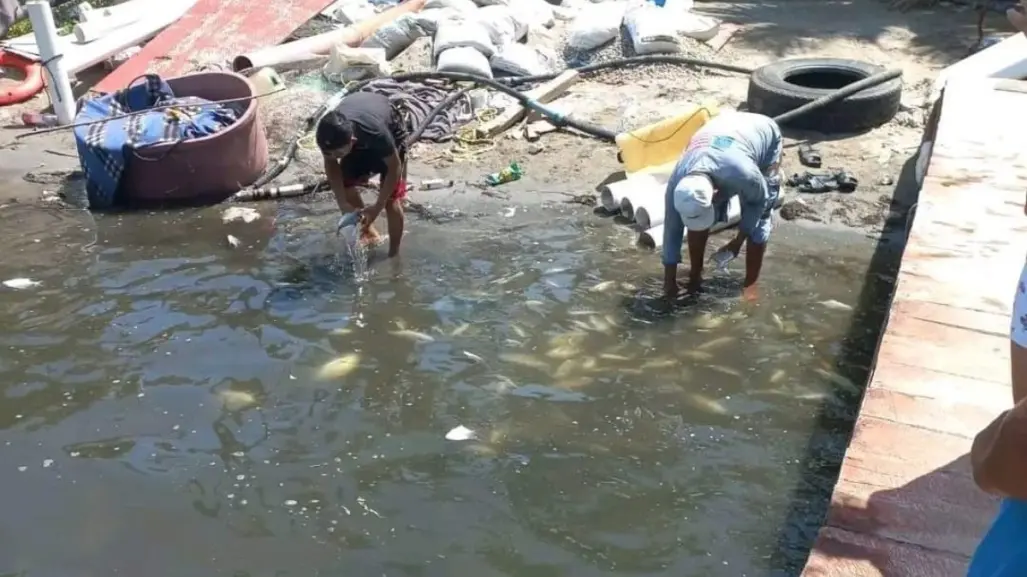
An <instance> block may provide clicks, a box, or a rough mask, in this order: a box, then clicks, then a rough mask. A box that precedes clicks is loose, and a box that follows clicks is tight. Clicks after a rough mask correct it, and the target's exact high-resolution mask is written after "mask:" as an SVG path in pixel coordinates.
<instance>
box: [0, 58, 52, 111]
mask: <svg viewBox="0 0 1027 577" xmlns="http://www.w3.org/2000/svg"><path fill="white" fill-rule="evenodd" d="M0 68H13V69H15V70H20V71H21V72H22V74H24V75H25V80H22V81H21V84H15V85H14V86H12V87H10V88H6V87H5V88H2V89H0V106H9V105H11V104H19V103H21V102H25V101H26V100H29V99H31V98H32V97H33V96H35V95H37V94H39V93H40V92H42V91H43V84H44V83H43V66H42V65H41V64H40V63H39V62H36V61H35V60H31V59H29V58H26V57H24V56H21V55H20V54H15V53H14V52H8V51H6V50H3V49H0Z"/></svg>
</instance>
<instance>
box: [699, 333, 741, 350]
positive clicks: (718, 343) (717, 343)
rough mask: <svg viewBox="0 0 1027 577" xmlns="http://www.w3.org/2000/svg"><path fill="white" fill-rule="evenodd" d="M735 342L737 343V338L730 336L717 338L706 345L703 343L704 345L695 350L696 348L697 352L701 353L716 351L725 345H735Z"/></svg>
mask: <svg viewBox="0 0 1027 577" xmlns="http://www.w3.org/2000/svg"><path fill="white" fill-rule="evenodd" d="M734 341H735V337H728V336H723V337H717V338H715V339H712V340H708V341H706V342H705V343H703V344H701V345H699V346H697V347H695V348H696V350H700V351H708V350H710V349H715V348H718V347H722V346H724V345H727V344H730V343H733V342H734Z"/></svg>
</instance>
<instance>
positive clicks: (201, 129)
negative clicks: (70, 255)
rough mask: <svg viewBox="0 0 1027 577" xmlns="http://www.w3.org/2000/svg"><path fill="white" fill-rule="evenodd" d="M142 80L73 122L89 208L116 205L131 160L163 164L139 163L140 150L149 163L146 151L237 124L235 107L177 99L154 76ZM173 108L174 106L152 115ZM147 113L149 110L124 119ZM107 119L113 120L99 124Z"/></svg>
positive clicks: (92, 103) (93, 103)
mask: <svg viewBox="0 0 1027 577" xmlns="http://www.w3.org/2000/svg"><path fill="white" fill-rule="evenodd" d="M144 78H145V82H141V83H139V84H134V85H133V86H131V87H129V88H126V89H124V90H119V91H117V92H114V93H111V94H107V95H104V96H101V97H99V98H96V99H92V100H87V101H86V102H85V104H83V105H82V109H81V110H80V111H79V113H78V116H76V117H75V124H77V125H80V126H76V127H75V145H76V146H77V147H78V157H79V160H80V161H81V163H82V172H83V173H85V177H86V192H87V193H88V197H89V207H90V208H96V209H103V208H110V207H111V206H114V205H115V204H116V199H117V198H118V196H117V192H118V185H119V183H120V181H121V175H122V174H124V172H125V169H126V167H127V166H128V165H129V164H131V163H132V162H133V161H134V162H159V160H151V159H149V158H147V159H146V160H139V159H137V158H135V153H136V152H137V151H138V154H140V155H141V156H143V157H144V158H146V155H145V154H144V152H143V150H142V149H144V148H145V147H147V146H152V145H155V144H164V143H173V142H179V141H182V140H188V139H190V138H198V137H201V136H208V135H210V134H213V133H215V132H218V131H219V130H221V129H222V128H224V127H226V126H228V125H230V124H232V123H233V122H235V121H236V119H237V114H236V112H235V109H233V108H232V107H229V106H222V105H218V104H213V103H211V102H210V101H209V100H204V99H202V98H196V97H193V96H186V97H182V98H176V97H175V95H174V93H172V91H171V87H169V86H168V84H167V83H166V82H164V81H163V80H161V78H160V77H159V76H157V75H156V74H148V75H146V76H145V77H144ZM169 105H174V106H173V107H171V108H161V109H159V110H149V109H151V108H155V107H166V106H169ZM143 110H149V111H148V112H142V113H140V114H132V115H130V116H125V115H126V114H129V113H132V112H137V111H143ZM105 118H109V119H110V120H107V121H104V122H98V121H102V120H103V119H105ZM83 123H88V124H83ZM226 162H231V159H226Z"/></svg>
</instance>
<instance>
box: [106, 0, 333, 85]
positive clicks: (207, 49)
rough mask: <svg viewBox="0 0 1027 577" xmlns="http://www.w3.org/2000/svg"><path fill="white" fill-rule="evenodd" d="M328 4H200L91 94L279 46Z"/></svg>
mask: <svg viewBox="0 0 1027 577" xmlns="http://www.w3.org/2000/svg"><path fill="white" fill-rule="evenodd" d="M330 3H331V0H275V2H253V1H252V0H199V1H198V2H197V3H196V4H195V5H194V6H193V7H192V8H191V9H190V10H189V11H188V12H186V14H185V16H183V17H182V18H181V19H179V21H178V22H175V23H174V24H172V25H171V26H169V27H168V28H167V29H165V30H164V31H163V32H161V33H160V34H158V35H157V37H156V38H154V39H153V40H151V41H150V42H148V43H147V44H146V45H145V46H143V48H142V50H140V51H139V53H138V54H136V55H135V56H133V57H132V58H130V59H129V60H128V61H127V62H125V63H124V64H122V65H121V66H119V67H118V68H117V69H116V70H114V72H111V73H110V74H108V75H107V77H106V78H104V79H103V80H101V81H100V82H99V83H98V84H97V85H96V86H95V87H94V88H93V90H94V91H96V92H101V93H103V92H113V91H116V90H120V89H122V88H125V87H126V86H127V85H128V84H129V83H130V82H132V81H133V80H134V79H136V78H138V77H139V76H141V75H143V74H146V73H151V72H152V73H156V74H160V75H161V76H163V77H166V78H168V77H173V76H180V75H182V74H185V73H188V72H192V71H194V70H197V69H201V68H203V67H205V66H209V65H223V64H225V63H228V62H230V61H231V59H232V58H234V57H235V56H238V55H239V54H243V53H246V52H249V51H251V50H253V49H255V48H261V47H264V46H273V45H275V44H278V43H279V42H281V41H282V40H284V39H285V38H286V37H287V36H288V35H289V34H290V33H292V31H293V30H295V29H296V28H297V27H298V26H300V25H302V24H303V23H304V22H306V21H307V20H309V19H310V18H312V17H313V16H316V15H317V14H318V13H319V12H321V10H323V9H324V8H325V7H326V6H328V4H330Z"/></svg>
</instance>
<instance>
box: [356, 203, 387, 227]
mask: <svg viewBox="0 0 1027 577" xmlns="http://www.w3.org/2000/svg"><path fill="white" fill-rule="evenodd" d="M382 210H383V208H382V207H381V206H378V205H377V204H374V205H371V206H369V207H367V208H365V209H364V210H362V211H360V223H361V224H362V225H363V226H364V229H365V230H366V229H368V228H371V225H372V224H374V221H376V220H378V215H380V214H381V213H382Z"/></svg>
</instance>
